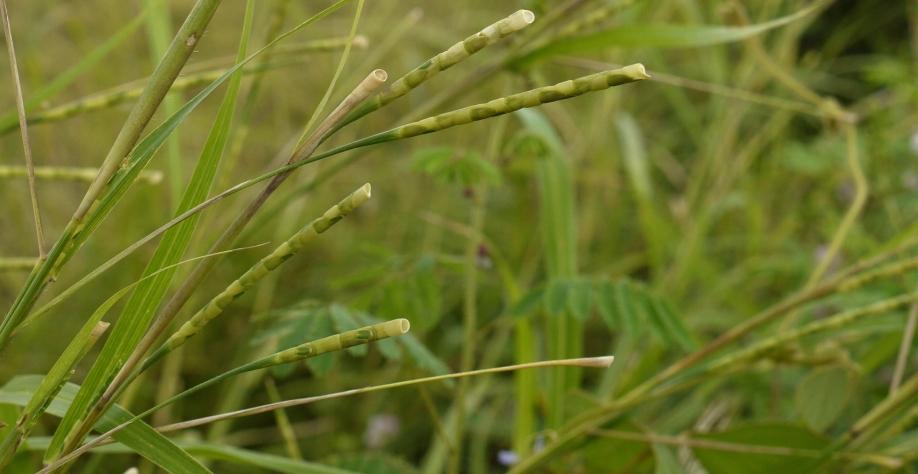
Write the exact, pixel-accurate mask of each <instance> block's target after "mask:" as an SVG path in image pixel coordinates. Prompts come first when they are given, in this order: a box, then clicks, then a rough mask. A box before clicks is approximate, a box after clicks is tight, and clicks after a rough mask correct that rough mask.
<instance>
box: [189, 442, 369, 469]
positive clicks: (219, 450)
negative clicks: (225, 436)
mask: <svg viewBox="0 0 918 474" xmlns="http://www.w3.org/2000/svg"><path fill="white" fill-rule="evenodd" d="M187 450H188V451H189V452H191V453H194V454H195V455H197V456H201V457H204V458H208V459H214V460H220V461H227V462H231V463H234V464H242V465H246V466H251V467H257V468H261V469H267V470H270V471H273V472H283V473H286V474H357V472H358V471H350V470H346V469H341V468H337V467H331V466H326V465H323V464H319V463H314V462H308V461H303V460H299V459H290V458H286V457H282V456H277V455H274V454H265V453H260V452H256V451H251V450H247V449H239V448H235V447H232V446H224V445H218V444H192V445H189V446H188V448H187Z"/></svg>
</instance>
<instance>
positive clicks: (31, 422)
mask: <svg viewBox="0 0 918 474" xmlns="http://www.w3.org/2000/svg"><path fill="white" fill-rule="evenodd" d="M106 312H107V311H96V312H95V314H93V316H92V317H90V318H89V320H87V321H86V323H85V324H83V328H82V329H80V331H79V332H78V333H77V334H76V336H74V337H73V339H72V340H71V341H70V344H68V345H67V348H66V349H64V352H63V353H62V354H61V355H60V357H58V359H57V360H56V361H55V362H54V365H53V366H52V367H51V370H49V371H48V374H47V375H45V378H44V379H42V381H41V385H39V386H38V388H37V389H36V390H35V393H34V394H32V398H31V400H29V403H28V404H27V405H26V406H25V408H23V410H22V413H21V414H20V415H19V419H18V420H17V421H16V426H15V427H14V428H13V429H12V430H11V431H10V433H9V434H7V436H6V438H5V439H4V440H3V442H2V444H0V469H3V468H4V467H5V466H7V465H8V464H9V463H10V461H12V460H13V456H14V455H15V454H16V450H17V449H18V448H19V445H20V443H22V441H23V440H24V439H25V438H26V437H27V436H28V435H29V432H31V431H32V428H33V427H34V426H35V424H36V423H37V422H38V419H39V418H40V417H41V415H42V414H43V413H44V412H45V408H46V407H47V406H48V404H49V403H51V400H52V399H53V398H54V397H55V396H57V393H58V392H59V391H60V389H61V388H63V386H64V384H65V383H66V382H67V380H68V379H69V378H70V376H71V375H73V368H74V366H76V364H78V363H79V362H80V360H82V359H83V357H84V356H85V355H86V353H87V352H89V349H91V348H92V346H93V345H95V343H96V341H98V340H99V338H100V337H101V336H102V334H103V333H104V332H105V331H106V330H107V329H108V326H109V324H108V323H106V322H103V321H100V319H101V318H102V315H103V314H105V313H106Z"/></svg>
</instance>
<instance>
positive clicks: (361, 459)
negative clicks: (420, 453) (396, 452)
mask: <svg viewBox="0 0 918 474" xmlns="http://www.w3.org/2000/svg"><path fill="white" fill-rule="evenodd" d="M322 461H323V462H325V463H326V464H329V465H333V466H336V467H340V468H343V469H349V470H351V471H354V472H361V473H363V474H415V473H416V472H418V470H417V469H415V468H414V467H413V466H412V465H411V464H408V463H407V462H405V461H404V460H403V459H401V458H397V457H395V456H392V455H391V454H386V453H381V452H379V453H375V452H361V453H353V454H339V455H336V456H332V457H331V458H328V459H323V460H322Z"/></svg>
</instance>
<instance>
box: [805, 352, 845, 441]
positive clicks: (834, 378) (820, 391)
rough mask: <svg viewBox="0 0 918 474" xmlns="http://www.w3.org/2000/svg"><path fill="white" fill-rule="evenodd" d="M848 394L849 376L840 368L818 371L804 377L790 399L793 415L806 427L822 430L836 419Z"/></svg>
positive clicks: (820, 369) (827, 368) (826, 368)
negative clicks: (798, 417)
mask: <svg viewBox="0 0 918 474" xmlns="http://www.w3.org/2000/svg"><path fill="white" fill-rule="evenodd" d="M850 393H851V377H850V376H849V374H848V370H847V369H845V368H844V367H840V366H834V367H825V368H819V369H816V370H814V371H812V372H810V374H809V375H807V376H806V377H805V378H804V379H803V381H802V382H800V384H799V385H797V393H796V395H795V397H794V402H795V403H794V404H795V406H796V407H797V413H798V414H799V415H800V416H801V417H802V418H803V420H804V421H805V422H806V424H807V425H809V426H810V428H813V429H814V430H816V431H820V432H821V431H825V429H826V428H828V427H829V426H831V425H832V423H833V422H834V421H835V420H836V419H838V415H840V414H841V413H842V410H844V408H845V405H846V404H847V403H848V398H849V394H850Z"/></svg>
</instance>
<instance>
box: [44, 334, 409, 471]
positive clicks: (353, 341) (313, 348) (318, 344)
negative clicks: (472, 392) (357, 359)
mask: <svg viewBox="0 0 918 474" xmlns="http://www.w3.org/2000/svg"><path fill="white" fill-rule="evenodd" d="M409 329H411V323H409V321H408V320H407V319H404V318H399V319H393V320H390V321H385V322H382V323H377V324H373V325H371V326H365V327H362V328H358V329H354V330H351V331H345V332H342V333H339V334H334V335H332V336H328V337H323V338H322V339H317V340H315V341H311V342H306V343H303V344H300V345H298V346H294V347H291V348H290V349H286V350H283V351H280V352H276V353H274V354H271V355H269V356H266V357H263V358H261V359H258V360H255V361H252V362H249V363H248V364H245V365H241V366H239V367H236V368H235V369H232V370H229V371H227V372H224V373H222V374H220V375H218V376H216V377H214V378H212V379H209V380H207V381H206V382H203V383H201V384H198V385H195V386H194V387H192V388H189V389H188V390H185V391H184V392H182V393H179V394H177V395H175V396H173V397H171V398H169V399H167V400H165V401H163V402H161V403H159V404H157V405H156V406H154V407H152V408H150V409H148V410H147V411H145V412H143V413H140V414H138V415H136V416H134V417H133V418H131V419H130V420H128V421H126V422H124V423H122V424H120V425H118V426H116V427H114V428H112V429H110V430H108V431H107V432H105V433H103V434H101V435H99V436H98V437H96V438H95V439H93V440H92V441H89V442H87V443H86V444H84V445H83V446H81V447H79V448H78V449H75V450H73V451H72V452H70V453H69V454H67V455H66V456H63V457H61V458H60V459H57V460H55V461H54V462H53V463H51V464H49V465H48V466H46V467H45V468H44V469H42V470H41V471H39V473H40V474H41V473H48V472H52V471H53V470H55V469H57V468H58V467H60V466H63V465H64V464H67V463H70V462H71V461H73V460H74V459H76V458H77V457H79V456H80V455H82V454H83V453H85V452H87V451H89V450H90V449H92V448H94V447H96V446H99V445H101V444H104V443H105V442H106V441H107V439H108V438H111V437H112V436H113V435H114V434H115V433H117V432H119V431H121V430H122V429H124V428H126V427H127V426H128V425H130V424H131V423H133V422H135V421H137V420H140V419H142V418H144V417H146V416H147V415H149V414H151V413H153V412H155V411H156V410H159V409H160V408H163V407H164V406H166V405H169V404H171V403H173V402H175V401H178V400H180V399H182V398H185V397H187V396H189V395H191V394H193V393H196V392H198V391H201V390H203V389H205V388H208V387H211V386H213V385H216V384H218V383H220V382H222V381H224V380H226V379H228V378H230V377H233V376H235V375H239V374H241V373H244V372H251V371H253V370H258V369H266V368H268V367H273V366H275V365H280V364H287V363H290V362H297V361H300V360H305V359H309V358H312V357H316V356H319V355H322V354H326V353H329V352H336V351H340V350H343V349H346V348H348V347H353V346H356V345H360V344H367V343H370V342H373V341H378V340H380V339H386V338H390V337H396V336H401V335H403V334H405V333H407V332H408V330H409Z"/></svg>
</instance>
